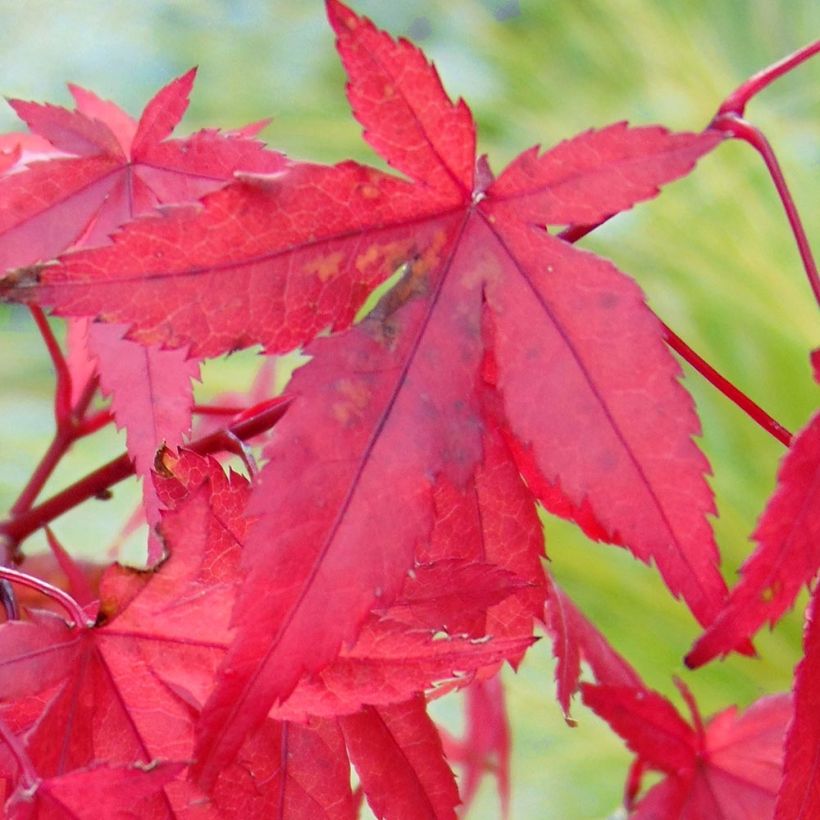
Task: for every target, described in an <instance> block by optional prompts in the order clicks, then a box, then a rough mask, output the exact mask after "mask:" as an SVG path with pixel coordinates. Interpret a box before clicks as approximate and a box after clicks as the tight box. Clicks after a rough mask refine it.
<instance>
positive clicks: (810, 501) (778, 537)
mask: <svg viewBox="0 0 820 820" xmlns="http://www.w3.org/2000/svg"><path fill="white" fill-rule="evenodd" d="M818 381H820V379H818ZM753 538H754V539H755V540H756V541H757V544H758V546H757V549H756V550H755V551H754V552H753V553H752V555H751V556H750V557H749V558H748V559H747V561H746V563H745V564H744V565H743V566H742V567H741V570H740V572H741V574H742V576H743V577H742V579H741V581H740V582H739V583H738V584H737V586H736V587H734V588H733V589H732V592H731V595H730V597H729V599H728V601H727V602H726V605H725V607H724V609H723V610H722V611H721V613H720V614H719V615H718V617H717V618H716V619H715V620H714V622H713V623H712V624H711V625H710V626H709V629H708V630H707V631H706V632H705V633H704V634H703V635H702V636H701V637H700V638H699V639H698V641H697V643H696V644H695V645H694V647H693V648H692V651H691V652H690V653H689V654H688V655H687V656H686V663H687V665H688V666H690V667H692V668H695V667H698V666H701V665H702V664H704V663H706V662H707V661H709V660H711V659H712V658H714V657H715V656H716V655H726V654H727V653H728V652H731V651H732V649H734V648H735V647H736V646H737V645H738V642H739V641H741V640H742V639H744V638H748V637H751V636H752V635H754V633H755V632H757V630H758V629H760V627H761V626H762V625H763V624H764V623H765V622H766V621H768V622H769V624H770V625H772V626H773V625H774V624H775V623H776V622H777V621H778V620H779V619H780V617H781V616H782V615H783V613H784V612H786V610H787V609H788V608H789V607H790V606H791V605H792V604H793V603H794V599H795V597H796V596H797V593H798V592H799V591H800V587H802V586H803V584H809V583H810V582H811V581H812V579H813V578H814V577H815V575H816V574H817V570H818V568H820V413H817V414H815V415H814V416H813V418H812V419H811V420H810V421H809V423H808V424H807V425H806V427H805V428H804V429H803V430H802V431H800V433H798V434H797V435H796V436H795V438H794V440H793V442H792V444H791V447H790V448H789V451H788V452H787V453H786V455H785V456H784V457H783V462H782V464H781V466H780V470H779V472H778V476H777V487H776V489H775V492H774V494H773V495H772V497H771V499H770V500H769V503H768V504H767V506H766V509H765V510H764V512H763V515H762V517H761V519H760V522H759V523H758V526H757V529H756V530H755V532H754V535H753Z"/></svg>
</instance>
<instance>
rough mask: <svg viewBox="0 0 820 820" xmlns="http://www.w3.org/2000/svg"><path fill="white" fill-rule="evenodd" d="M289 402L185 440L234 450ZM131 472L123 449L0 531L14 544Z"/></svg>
mask: <svg viewBox="0 0 820 820" xmlns="http://www.w3.org/2000/svg"><path fill="white" fill-rule="evenodd" d="M288 404H289V402H288V401H287V400H282V401H279V402H277V403H276V404H270V403H265V406H264V408H263V409H262V410H261V411H260V412H259V413H257V414H256V415H254V416H251V417H250V418H246V419H242V420H241V421H238V422H236V423H235V424H232V425H231V426H230V427H229V428H227V430H218V431H217V432H215V433H211V434H210V435H207V436H203V437H202V438H201V439H198V440H197V441H193V442H191V443H190V444H188V445H187V447H188V449H191V450H193V451H194V452H196V453H199V454H200V455H206V454H208V453H215V452H219V451H221V450H229V451H231V452H234V451H235V448H236V439H239V440H241V441H248V440H249V439H252V438H255V437H256V436H258V435H260V434H262V433H264V432H266V431H267V430H269V429H270V428H271V427H273V425H274V424H276V422H278V421H279V419H281V418H282V416H283V415H284V414H285V411H286V410H287V407H288ZM133 473H134V465H133V464H132V463H131V460H130V458H129V457H128V454H127V453H123V454H122V455H120V456H119V457H117V458H115V459H113V460H112V461H109V462H108V464H104V465H103V466H102V467H99V468H98V469H97V470H95V471H94V472H93V473H89V474H88V475H87V476H85V477H84V478H81V479H80V480H79V481H76V482H75V483H74V484H72V485H71V486H70V487H66V488H65V489H64V490H62V491H61V492H59V493H57V494H56V495H54V496H52V497H51V498H49V499H48V500H47V501H44V502H43V503H42V504H39V505H38V506H36V507H33V508H32V509H29V510H27V511H25V512H23V513H21V514H20V515H18V516H12V517H10V518H9V519H8V520H6V521H0V535H4V536H5V537H6V538H7V539H9V540H10V541H11V543H12V544H13V545H15V547H16V546H17V545H19V544H20V543H22V541H23V540H24V539H26V538H28V536H29V535H31V534H32V533H33V532H35V531H36V530H38V529H40V528H41V527H44V526H46V525H47V524H49V523H51V522H52V521H53V520H54V519H55V518H58V517H59V516H61V515H62V514H63V513H65V512H68V510H71V509H73V508H74V507H76V506H77V505H78V504H81V503H83V502H84V501H87V500H88V499H90V498H94V497H95V496H99V495H101V494H102V493H104V492H106V491H107V490H108V489H109V488H110V487H112V486H113V485H114V484H117V483H119V482H120V481H122V480H123V479H125V478H128V477H129V476H131V475H133ZM0 577H2V576H0Z"/></svg>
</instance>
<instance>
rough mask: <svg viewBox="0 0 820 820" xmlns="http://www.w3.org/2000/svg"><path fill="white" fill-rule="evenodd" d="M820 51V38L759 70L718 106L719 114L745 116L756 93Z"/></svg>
mask: <svg viewBox="0 0 820 820" xmlns="http://www.w3.org/2000/svg"><path fill="white" fill-rule="evenodd" d="M818 53H820V40H815V41H814V42H813V43H809V44H808V45H807V46H804V47H803V48H801V49H798V50H797V51H795V52H794V54H790V55H789V56H788V57H784V58H783V59H782V60H779V61H778V62H776V63H774V64H772V65H770V66H767V67H766V68H764V69H763V70H762V71H758V72H757V74H755V75H754V76H752V77H749V79H748V80H746V82H744V83H742V84H741V85H739V86H738V87H737V88H736V89H735V90H734V91H733V92H732V93H731V94H730V95H729V96H728V97H727V98H726V99H725V100H724V101H723V104H722V105H721V106H720V108H718V113H717V116H721V115H722V114H736V115H737V116H738V117H742V116H743V112H744V111H745V110H746V105H747V104H748V102H749V100H750V99H751V98H752V97H754V96H755V95H756V94H759V93H760V92H761V91H762V90H763V89H764V88H765V87H766V86H767V85H769V84H770V83H772V82H774V81H775V80H776V79H778V77H782V76H783V75H784V74H788V72H789V71H791V70H792V69H795V68H797V66H799V65H800V64H801V63H804V62H806V60H808V59H810V58H811V57H814V55H815V54H818Z"/></svg>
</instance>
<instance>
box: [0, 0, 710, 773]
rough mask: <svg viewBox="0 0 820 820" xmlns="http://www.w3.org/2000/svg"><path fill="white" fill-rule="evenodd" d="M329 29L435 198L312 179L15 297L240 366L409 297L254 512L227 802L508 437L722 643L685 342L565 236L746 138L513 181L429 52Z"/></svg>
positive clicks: (620, 134)
mask: <svg viewBox="0 0 820 820" xmlns="http://www.w3.org/2000/svg"><path fill="white" fill-rule="evenodd" d="M328 10H329V14H330V18H331V22H332V24H333V26H334V28H335V30H336V33H337V41H338V47H339V50H340V53H341V56H342V60H343V62H344V64H345V67H346V69H347V72H348V76H349V80H350V82H349V86H348V94H349V97H350V100H351V103H352V106H353V110H354V113H355V115H356V116H357V117H358V119H359V120H360V122H361V123H362V124H363V126H364V128H365V137H366V138H367V140H368V141H369V142H370V144H371V145H372V146H373V147H374V148H375V149H376V150H377V151H379V152H380V153H381V155H382V156H383V157H384V158H385V159H386V160H387V161H388V162H389V163H390V164H391V165H392V166H393V167H394V168H396V169H397V170H398V171H400V172H402V173H403V174H405V175H406V176H407V177H409V181H405V180H403V179H399V178H397V177H394V176H391V175H388V174H383V173H380V172H378V171H375V170H373V169H370V168H367V167H364V166H361V165H358V164H356V163H350V162H347V163H342V164H341V165H338V166H336V167H332V168H327V167H322V166H316V165H307V164H293V165H290V166H288V167H286V168H284V169H283V170H282V171H281V172H279V173H277V174H273V175H270V176H268V177H264V178H259V177H257V178H252V177H248V178H246V179H245V180H244V181H242V182H240V183H237V184H235V185H231V186H229V187H227V188H225V189H224V190H222V191H218V192H216V193H214V194H211V195H209V196H208V197H206V198H205V200H204V201H203V206H202V211H201V212H199V213H195V214H193V213H188V214H176V215H175V214H169V215H167V216H165V217H163V218H159V219H147V220H140V221H138V222H136V223H134V224H132V225H131V226H130V227H129V228H127V229H126V230H124V231H123V232H121V233H120V234H118V235H117V236H116V237H115V241H114V244H113V246H112V247H110V248H103V249H99V250H94V251H80V252H78V253H75V254H72V255H70V256H67V257H65V258H64V259H63V260H62V262H61V263H60V264H59V265H56V266H53V267H47V268H44V269H42V270H40V269H35V270H24V271H21V272H18V273H17V274H15V275H13V276H10V277H8V278H7V280H6V281H5V283H4V284H3V285H0V288H2V289H3V291H4V292H5V294H6V297H7V298H16V299H29V300H35V301H41V302H43V303H44V304H47V305H50V306H54V307H55V308H56V310H57V312H58V313H62V314H65V315H91V316H97V317H101V318H103V319H105V320H107V321H114V322H122V323H127V324H128V325H129V331H128V332H129V336H130V337H132V338H134V339H135V340H138V341H141V342H143V343H146V344H159V343H161V344H166V345H169V346H183V347H184V346H190V351H191V353H192V354H193V355H216V354H219V353H222V352H225V351H227V350H231V349H234V348H236V347H239V346H244V345H249V344H253V343H261V344H262V345H263V346H265V347H266V348H267V349H268V350H269V351H278V350H283V349H288V348H290V347H292V346H294V345H297V344H301V343H304V342H305V341H306V340H308V339H310V338H311V337H313V336H314V335H315V334H316V333H317V332H318V331H319V330H322V329H324V328H326V327H328V326H329V327H330V328H331V329H333V330H340V329H342V328H345V327H348V326H349V325H350V324H351V322H352V321H353V320H354V318H355V316H356V313H357V311H358V309H359V307H360V306H361V304H362V302H363V300H364V298H365V296H366V294H367V293H368V292H369V291H370V290H371V289H372V288H373V286H374V285H375V284H377V283H378V282H381V281H383V280H384V279H385V278H386V277H388V276H389V275H391V274H392V273H394V272H395V271H397V269H398V270H399V271H400V272H401V274H402V275H401V277H400V281H399V282H398V283H397V284H396V285H395V286H394V287H393V288H392V289H391V290H390V291H389V292H388V293H387V294H386V295H385V296H384V297H383V299H382V300H381V302H380V303H379V305H378V306H377V307H376V308H375V309H374V310H373V311H372V312H371V313H370V314H369V316H368V317H367V318H366V319H364V320H363V321H361V322H360V323H359V324H358V325H357V326H356V327H354V328H352V329H349V330H347V331H345V332H344V333H339V334H337V335H335V336H331V337H330V338H324V339H318V340H316V341H314V342H313V343H311V344H310V345H309V347H308V348H307V352H308V353H309V354H310V355H311V356H312V357H313V361H312V362H311V363H310V364H309V365H307V366H306V367H304V368H302V369H300V370H299V371H297V374H296V376H295V378H294V380H293V382H292V384H291V387H290V394H291V395H292V396H293V397H294V401H293V405H292V408H291V411H290V412H289V413H288V416H287V417H286V419H285V421H284V422H283V426H282V427H281V428H280V431H279V433H278V437H277V443H275V444H274V445H273V446H272V447H271V448H269V449H268V451H267V456H268V459H269V462H270V463H269V464H268V466H267V467H266V469H265V470H264V471H263V474H262V477H261V482H260V484H259V486H258V488H257V489H256V490H255V492H254V499H253V501H252V502H251V507H250V513H251V515H253V516H257V517H258V518H259V521H258V524H257V525H256V526H255V527H254V530H253V532H252V533H251V535H250V536H249V538H248V543H247V547H246V550H245V560H246V562H247V563H246V567H247V568H248V571H249V575H248V580H247V583H246V584H245V585H244V586H243V592H242V595H241V596H240V599H239V600H238V602H237V615H236V623H237V635H238V638H237V642H236V644H235V645H234V648H233V649H232V652H231V656H230V658H229V660H228V661H227V662H226V664H225V666H224V667H223V671H222V674H221V683H220V689H219V691H218V693H217V694H216V695H215V696H214V699H213V701H212V703H211V704H210V705H209V706H208V707H206V710H205V715H204V718H203V728H202V736H201V737H202V740H201V746H200V751H201V752H202V759H203V761H205V760H206V761H207V764H203V765H204V766H205V768H206V769H207V771H208V772H210V774H211V775H213V774H214V773H215V772H216V771H218V770H219V768H220V767H221V766H222V765H224V764H225V762H226V761H227V759H228V758H229V756H230V753H229V751H228V750H230V749H234V750H235V749H236V748H237V747H238V744H239V743H240V742H241V737H243V736H244V732H246V731H247V730H248V729H249V728H250V726H251V725H253V724H254V723H256V722H258V721H259V720H261V719H262V717H263V716H264V714H265V713H266V712H267V710H268V709H269V708H270V706H271V705H272V704H273V702H274V701H276V700H282V699H284V698H286V697H287V696H288V695H289V694H290V692H291V691H292V690H293V687H294V686H295V685H296V683H297V682H298V680H299V679H300V678H301V676H302V675H303V674H305V673H316V672H318V671H319V670H321V669H322V668H323V667H324V666H326V665H327V664H329V663H330V662H331V661H332V660H333V658H334V657H336V655H337V654H338V652H339V647H340V645H341V644H342V642H343V641H351V642H352V641H353V640H355V637H356V635H357V632H358V630H359V628H360V626H361V624H362V622H363V620H364V619H365V617H366V616H367V613H369V612H370V611H371V610H372V609H373V608H374V607H375V608H383V607H386V606H389V605H390V603H392V601H393V600H394V599H395V597H396V595H397V593H398V592H399V590H400V588H401V586H402V583H403V578H404V575H405V573H406V571H407V569H408V568H409V567H410V566H411V564H412V561H413V556H414V554H415V552H416V548H417V547H418V545H419V544H423V543H425V542H426V541H428V540H429V538H430V537H431V533H432V531H433V529H434V527H435V525H436V517H437V516H436V508H435V506H436V505H435V496H436V492H437V488H440V487H444V486H448V485H449V486H452V487H455V488H456V489H457V490H458V491H462V490H463V489H464V488H466V487H468V486H470V484H471V482H473V481H474V480H475V473H476V470H477V467H478V465H479V463H480V462H481V458H482V449H483V435H484V431H485V430H486V429H487V428H488V427H493V428H494V427H496V426H498V427H502V428H503V429H504V430H505V431H506V433H505V435H507V436H508V437H509V438H510V439H511V440H512V441H514V442H515V443H516V445H517V447H518V448H519V449H520V450H521V452H522V453H526V455H527V458H526V459H524V458H523V457H522V458H521V459H519V460H518V461H517V464H518V466H519V468H521V469H522V471H523V472H524V473H525V477H526V478H527V479H528V483H529V486H530V487H531V488H539V487H541V488H549V491H550V492H551V493H559V494H560V496H561V497H562V498H564V499H566V500H567V505H566V506H567V508H568V510H570V511H571V512H570V513H568V514H571V515H572V517H577V515H576V513H577V511H579V510H581V509H584V510H588V511H589V513H590V515H591V516H592V517H593V518H594V520H595V521H596V522H597V526H598V528H599V532H600V535H605V536H606V537H608V538H610V539H611V540H615V541H618V542H621V543H625V544H627V545H628V546H629V547H630V549H631V550H632V551H633V552H634V553H635V554H636V555H637V556H638V557H640V558H641V559H643V560H646V561H650V560H652V561H654V562H655V563H656V564H657V565H658V567H659V569H660V571H661V573H662V574H663V577H664V579H665V581H666V583H667V585H668V586H669V588H670V590H671V591H672V592H673V593H674V594H675V595H680V596H683V597H684V599H685V600H686V602H687V603H688V605H689V606H690V608H691V609H692V611H693V612H694V614H695V615H696V617H697V618H698V620H699V621H701V623H703V624H708V623H709V622H711V620H712V619H713V618H714V616H715V614H716V613H717V611H718V609H719V606H720V603H721V601H722V599H723V596H724V593H725V588H724V585H723V582H722V580H721V578H720V575H719V573H718V571H717V568H716V562H717V551H716V548H715V545H714V541H713V537H712V533H711V529H710V527H709V524H708V521H707V514H709V513H711V512H712V511H713V501H712V496H711V492H710V490H709V488H708V486H707V484H706V482H705V481H704V478H703V473H704V471H705V470H706V468H707V465H706V461H705V459H704V458H703V456H702V455H701V454H700V452H699V451H698V449H697V448H696V446H695V445H694V443H693V442H692V436H693V435H695V434H696V433H697V432H698V424H697V420H696V417H695V414H694V410H693V407H692V403H691V400H690V399H689V398H688V396H687V394H686V393H685V392H684V391H683V389H682V388H681V386H680V385H679V384H678V381H677V379H678V376H679V369H678V367H677V365H676V364H675V362H674V360H673V359H672V357H671V355H670V354H669V352H668V351H667V350H666V348H665V346H664V344H663V341H662V333H661V329H660V325H659V323H658V322H657V320H656V319H655V317H654V316H653V315H652V314H651V313H650V312H649V311H648V309H647V308H646V305H645V303H644V300H643V296H642V294H641V293H640V291H639V289H638V288H637V286H636V285H635V284H634V283H632V282H631V281H630V280H629V279H627V278H626V277H625V276H624V275H623V274H621V273H620V272H619V271H617V270H616V269H615V268H614V267H613V266H612V265H611V264H610V263H608V262H605V261H604V260H602V259H599V258H597V257H595V256H593V255H591V254H589V253H585V252H583V251H580V250H578V249H576V248H573V247H571V246H569V245H567V244H566V243H564V242H562V241H561V240H559V239H557V238H556V237H553V236H551V235H550V234H549V233H547V232H546V230H545V226H546V225H555V224H569V223H584V224H589V223H595V222H597V221H599V220H602V219H604V218H606V217H609V216H611V215H612V214H614V213H616V212H617V211H620V210H623V209H625V208H629V207H631V206H632V205H633V204H634V203H636V202H638V201H640V200H643V199H647V198H649V197H651V196H654V195H655V194H656V193H657V191H658V188H659V186H660V185H662V184H663V183H665V182H668V181H670V180H673V179H675V178H677V177H679V176H681V175H683V174H685V173H687V172H688V171H689V170H690V169H691V168H692V166H693V164H694V162H695V161H696V160H697V158H698V157H700V156H701V155H702V154H704V153H705V152H707V151H709V150H711V149H712V148H713V147H714V146H715V145H716V144H717V142H718V141H719V139H720V137H719V136H718V135H715V134H711V133H707V134H702V135H693V134H670V133H669V132H667V131H666V130H665V129H663V128H658V127H644V128H629V127H627V126H626V125H625V124H623V123H619V124H616V125H613V126H609V127H607V128H604V129H601V130H597V131H589V132H586V133H584V134H581V135H579V136H578V137H576V138H574V139H572V140H569V141H567V142H564V143H562V144H560V145H559V146H557V147H556V148H553V149H552V150H551V151H548V152H546V153H543V154H542V153H540V152H539V150H538V149H537V148H533V149H531V150H528V151H525V152H524V153H523V154H521V155H520V156H519V157H518V158H517V159H516V160H514V161H513V162H512V163H511V165H510V166H509V167H508V168H507V169H506V171H504V173H503V174H501V175H500V176H499V177H498V179H494V178H493V175H492V173H491V171H490V169H489V166H488V164H487V162H486V161H485V160H484V159H483V158H482V159H479V160H478V161H476V158H475V128H474V125H473V121H472V117H471V114H470V112H469V109H468V108H467V106H466V105H465V104H464V103H463V102H458V103H453V102H451V101H450V100H449V98H448V97H447V96H446V94H445V93H444V91H443V89H442V86H441V83H440V81H439V78H438V75H437V74H436V72H435V70H434V68H433V67H432V66H430V65H429V64H428V63H427V62H426V60H425V59H424V56H423V55H422V54H421V52H419V51H418V50H417V49H415V48H414V47H413V46H412V45H411V44H409V43H407V42H405V41H399V42H395V41H394V40H392V39H391V38H390V37H389V36H388V35H386V34H384V33H382V32H380V31H378V30H377V29H375V28H374V27H373V25H372V24H371V23H370V22H369V21H367V20H364V19H361V18H359V17H357V16H356V15H354V14H353V13H352V12H351V11H349V10H348V9H347V8H346V7H344V6H343V5H342V4H340V3H338V2H335V0H330V2H328ZM488 355H491V357H492V358H493V359H494V361H495V369H496V371H497V372H496V374H495V376H494V378H493V379H492V381H491V382H490V383H491V384H492V386H493V389H494V391H495V392H494V396H495V398H496V403H498V404H499V405H500V408H501V409H500V419H498V418H497V415H498V414H497V413H496V411H495V409H494V408H493V409H492V411H488V409H487V404H488V402H487V401H486V399H485V396H484V387H485V376H484V372H483V371H484V367H483V365H484V362H485V360H486V358H487V356H488ZM491 392H493V391H491ZM490 404H492V402H490ZM525 461H526V463H525ZM297 477H298V480H296V478H297ZM395 504H399V505H400V513H398V514H397V512H396V509H395V506H394V505H395ZM240 713H241V714H242V716H243V717H242V718H241V719H239V718H238V715H239V714H240Z"/></svg>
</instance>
